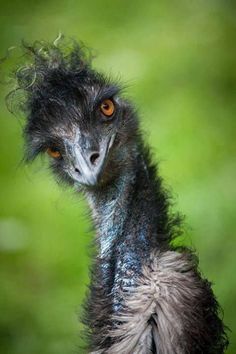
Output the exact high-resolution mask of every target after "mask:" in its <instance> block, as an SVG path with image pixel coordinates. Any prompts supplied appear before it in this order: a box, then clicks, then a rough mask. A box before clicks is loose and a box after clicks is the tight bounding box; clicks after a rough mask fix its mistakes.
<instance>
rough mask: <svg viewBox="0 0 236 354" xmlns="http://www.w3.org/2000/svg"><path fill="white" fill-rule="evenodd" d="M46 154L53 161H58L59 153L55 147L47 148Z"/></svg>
mask: <svg viewBox="0 0 236 354" xmlns="http://www.w3.org/2000/svg"><path fill="white" fill-rule="evenodd" d="M47 153H48V155H49V156H51V157H53V158H54V159H60V158H61V153H60V151H59V149H58V148H56V147H49V148H47Z"/></svg>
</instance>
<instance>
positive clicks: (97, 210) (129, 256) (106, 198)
mask: <svg viewBox="0 0 236 354" xmlns="http://www.w3.org/2000/svg"><path fill="white" fill-rule="evenodd" d="M135 155H136V156H134V159H133V160H132V162H131V164H130V165H129V166H127V168H126V169H125V170H124V171H123V172H122V175H120V176H119V177H118V178H117V180H116V181H115V182H114V183H112V184H110V185H109V186H107V187H105V188H104V189H102V190H99V191H96V192H94V191H93V192H92V191H90V192H87V197H88V200H89V204H90V206H91V209H92V216H93V220H94V223H95V227H96V231H97V244H98V248H99V249H98V253H99V254H98V257H99V259H100V262H99V264H100V267H101V274H102V278H103V279H102V283H103V284H104V287H105V288H106V289H107V292H108V293H109V294H111V296H112V304H113V311H115V312H116V311H118V310H120V309H121V307H122V296H121V295H120V294H121V293H123V292H125V291H126V290H127V289H128V288H129V287H131V286H135V281H136V278H137V277H138V276H139V275H140V272H141V267H142V265H143V263H144V262H145V260H146V259H147V257H148V255H149V254H150V252H151V250H152V247H153V241H152V240H153V237H155V235H157V232H158V225H157V224H156V223H155V222H153V220H152V214H151V213H150V210H153V196H154V195H155V190H152V184H150V183H149V176H148V171H147V167H146V162H145V161H144V159H143V156H142V155H141V154H140V153H139V151H138V150H136V151H135ZM131 216H132V217H131Z"/></svg>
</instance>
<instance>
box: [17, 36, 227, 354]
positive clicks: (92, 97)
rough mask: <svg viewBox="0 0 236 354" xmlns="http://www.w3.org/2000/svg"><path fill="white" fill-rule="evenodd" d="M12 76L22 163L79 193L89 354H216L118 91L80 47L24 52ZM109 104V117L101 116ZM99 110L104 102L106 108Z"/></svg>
mask: <svg viewBox="0 0 236 354" xmlns="http://www.w3.org/2000/svg"><path fill="white" fill-rule="evenodd" d="M25 50H26V52H27V53H28V55H29V56H30V57H31V60H32V58H33V63H32V64H31V65H30V66H28V67H24V68H23V70H18V71H17V80H18V84H19V88H21V89H23V90H24V92H25V93H26V95H25V97H26V101H25V104H24V109H25V112H26V114H27V120H26V126H25V141H26V160H27V161H30V160H33V159H34V158H35V157H36V156H37V155H38V154H39V153H44V152H45V151H48V149H54V151H57V153H58V155H59V156H60V157H59V158H54V159H51V166H52V169H53V171H54V173H55V175H56V176H57V177H58V178H59V180H60V181H63V182H66V183H69V184H70V185H72V186H74V187H75V188H76V189H78V190H80V191H81V192H83V193H84V194H85V195H86V197H87V199H88V203H89V205H90V207H91V211H92V218H93V221H94V225H95V228H96V252H97V253H96V256H95V258H94V262H93V269H92V272H91V285H90V294H89V297H88V300H87V304H86V315H85V318H84V322H85V324H86V325H87V337H88V350H89V351H91V352H93V353H97V354H98V353H107V354H108V353H109V354H112V353H114V354H115V353H124V354H125V353H127V354H128V353H130V354H131V353H133V354H144V353H157V354H190V353H191V354H200V353H205V354H208V353H209V354H216V353H217V354H220V353H224V350H225V348H226V347H227V336H226V334H225V331H224V325H223V323H222V320H221V319H220V317H219V313H218V304H217V301H216V299H215V297H214V294H213V292H212V290H211V286H210V283H209V282H208V281H207V280H205V279H203V278H202V277H201V275H200V273H199V271H198V268H197V259H196V256H195V255H193V254H192V253H191V251H189V250H187V249H186V248H183V249H175V248H174V247H173V245H172V243H171V241H172V240H173V238H174V237H175V236H176V235H178V234H179V233H180V217H179V216H178V215H172V214H171V212H170V210H169V197H168V193H167V192H166V190H165V189H164V188H163V186H162V180H161V178H160V177H159V175H158V171H157V168H156V166H154V165H153V164H152V163H151V159H150V154H149V149H148V148H146V147H145V146H144V144H143V141H142V136H141V134H140V130H139V124H138V118H137V114H136V111H135V109H134V107H133V106H132V105H131V104H130V103H129V102H128V101H127V100H125V99H124V98H123V96H122V94H121V88H120V86H119V85H117V84H115V83H113V82H112V81H111V80H108V79H107V78H105V76H104V75H102V74H99V73H97V72H96V71H94V70H93V69H92V68H91V65H90V63H89V61H88V58H87V57H86V55H85V54H84V52H83V51H82V50H81V47H80V46H79V45H78V44H76V43H74V46H73V48H72V49H71V50H68V48H67V47H66V48H65V49H64V48H63V47H60V45H58V44H55V43H54V44H52V45H48V44H47V45H45V44H44V45H42V44H40V45H39V43H36V44H35V45H34V46H26V47H25ZM104 100H112V102H113V104H114V107H115V111H114V113H113V114H112V115H111V117H110V116H109V117H107V116H106V115H104V114H103V112H102V111H101V109H100V108H101V104H104V103H103V102H105V101H104ZM106 102H107V101H106Z"/></svg>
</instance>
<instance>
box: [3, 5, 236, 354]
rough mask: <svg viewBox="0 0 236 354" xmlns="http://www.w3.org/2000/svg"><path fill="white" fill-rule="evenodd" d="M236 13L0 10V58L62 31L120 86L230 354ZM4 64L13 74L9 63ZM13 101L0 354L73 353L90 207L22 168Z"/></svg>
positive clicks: (38, 171)
mask: <svg viewBox="0 0 236 354" xmlns="http://www.w3.org/2000/svg"><path fill="white" fill-rule="evenodd" d="M235 10H236V6H235V2H233V1H229V0H227V1H226V0H225V1H223V0H215V1H214V0H208V1H203V0H199V1H188V0H178V1H177V0H173V1H164V0H160V1H155V0H151V1H148V2H145V1H140V0H137V1H125V0H123V1H113V2H111V1H106V0H99V1H92V0H86V1H85V0H67V1H61V0H58V1H55V0H48V1H43V0H38V1H31V0H21V1H19V0H15V1H12V2H10V1H5V0H4V1H1V13H0V25H1V31H0V55H1V56H2V57H3V56H4V55H5V52H6V50H7V48H9V47H11V46H18V45H19V43H20V41H21V39H23V38H24V39H26V40H28V41H32V40H36V39H46V40H53V39H55V38H56V36H57V34H58V32H59V31H62V32H63V33H65V34H66V35H67V36H69V37H74V38H77V39H82V40H83V41H84V42H85V43H87V44H88V45H89V46H91V47H93V48H95V49H96V50H97V53H98V54H99V56H98V57H97V59H96V60H95V63H94V65H95V66H96V67H97V68H99V69H100V70H102V71H104V72H108V73H111V74H113V75H114V76H117V75H118V76H121V77H122V78H124V81H125V82H126V83H127V84H128V86H129V88H128V89H127V91H128V94H129V96H131V97H132V98H133V99H134V101H135V102H136V104H137V106H138V108H139V111H140V116H141V121H142V126H143V129H144V131H145V136H146V140H147V141H149V142H150V144H151V145H152V146H153V152H154V155H155V158H156V159H157V160H159V161H160V162H161V173H162V175H163V176H164V178H165V180H166V183H167V185H170V186H171V190H173V195H174V198H175V200H176V206H175V207H176V208H178V209H179V210H181V211H182V212H183V213H184V214H186V216H187V218H186V221H187V224H188V225H190V227H188V231H187V232H186V235H185V237H184V242H186V243H190V244H193V245H194V246H195V247H196V249H197V251H198V253H199V255H200V267H201V270H202V271H203V273H204V274H205V275H206V276H207V277H208V278H209V279H210V280H211V281H213V283H214V291H215V293H216V294H217V297H218V299H219V301H220V303H221V305H222V307H223V308H224V317H225V322H226V324H227V325H228V326H229V327H230V328H231V330H232V333H230V340H231V345H230V348H229V350H228V352H227V353H229V354H230V353H231V354H233V353H236V335H235V330H236V306H235V305H236V304H235V303H236V276H235V270H236V257H235V214H236V203H235V197H236V189H235V177H236V176H235V164H236V162H235V161H236V160H235V147H236V143H235V138H236V137H235V126H236V123H235V122H236V117H235V112H236V45H235V36H236V11H235ZM12 56H13V58H14V55H13V54H12ZM12 60H13V63H14V59H11V64H12ZM8 63H9V64H8ZM4 65H5V67H6V68H7V70H8V69H10V67H11V65H10V59H9V62H8V61H7V62H5V63H4ZM2 68H3V65H2ZM4 70H5V69H4ZM8 90H9V87H7V86H6V85H1V93H0V95H1V97H0V102H1V106H0V119H1V125H0V148H1V154H0V171H1V174H0V183H1V194H0V196H1V206H0V259H1V267H0V281H1V292H0V306H1V309H0V313H1V315H0V336H1V337H0V352H1V353H2V354H23V353H24V354H41V353H42V352H43V353H44V354H65V353H73V352H74V351H76V348H77V346H78V345H79V344H80V343H81V342H80V340H81V339H80V338H79V335H78V333H79V329H80V325H79V323H78V322H77V313H79V312H80V305H81V302H82V299H83V298H84V297H85V292H86V285H87V284H88V266H89V244H90V242H91V238H92V235H91V233H90V232H89V228H90V225H89V220H88V218H87V217H86V214H87V210H88V206H87V204H86V202H85V201H82V200H81V198H80V197H78V196H77V195H75V193H74V192H73V191H71V190H66V189H61V188H60V187H59V186H57V185H56V183H55V182H54V181H53V178H52V177H51V175H50V173H49V172H48V169H47V163H46V161H44V162H43V161H41V160H40V161H38V162H37V163H36V164H34V165H33V166H32V167H24V166H21V165H20V161H21V157H22V150H23V142H22V137H21V130H22V129H21V125H22V123H23V121H22V120H18V119H16V118H15V117H14V116H12V115H11V114H10V113H9V112H8V111H7V109H6V106H5V103H4V96H5V95H6V93H7V91H8Z"/></svg>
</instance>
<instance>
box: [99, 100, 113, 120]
mask: <svg viewBox="0 0 236 354" xmlns="http://www.w3.org/2000/svg"><path fill="white" fill-rule="evenodd" d="M100 110H101V112H102V113H103V114H104V115H105V116H106V117H111V116H112V114H113V113H114V111H115V105H114V103H113V102H112V100H110V99H106V100H104V101H103V102H102V103H101V105H100Z"/></svg>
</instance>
